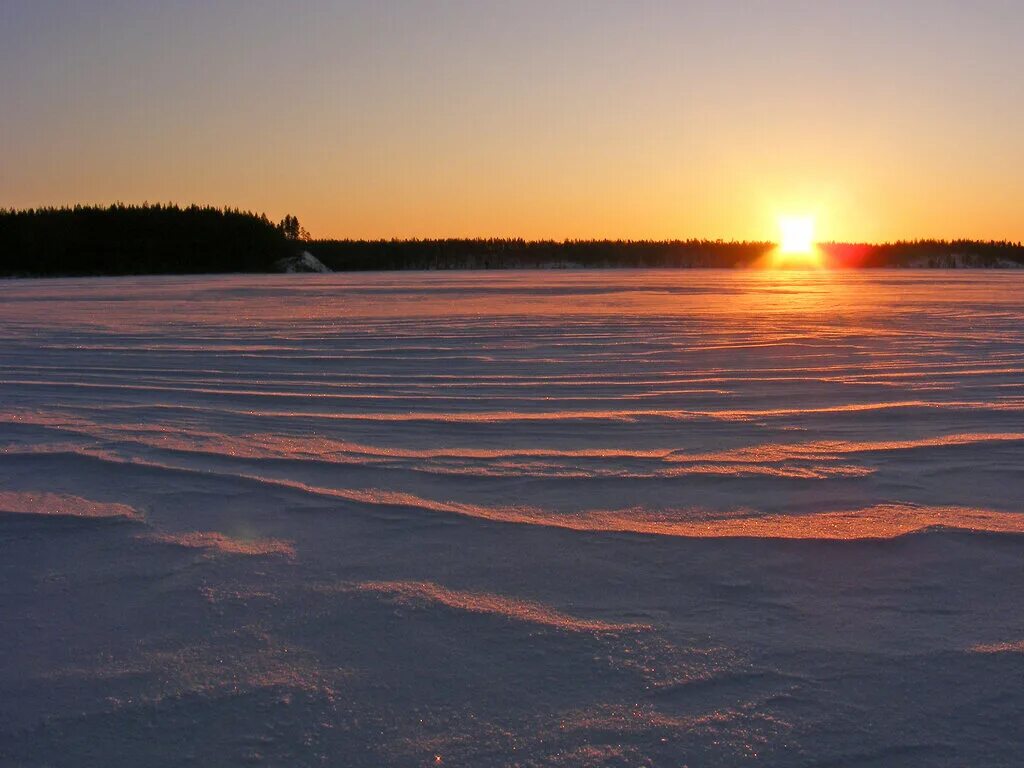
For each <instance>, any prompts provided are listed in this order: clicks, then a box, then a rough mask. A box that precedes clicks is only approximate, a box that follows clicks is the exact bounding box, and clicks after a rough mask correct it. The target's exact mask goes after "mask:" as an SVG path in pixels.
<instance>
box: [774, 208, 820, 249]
mask: <svg viewBox="0 0 1024 768" xmlns="http://www.w3.org/2000/svg"><path fill="white" fill-rule="evenodd" d="M779 230H780V231H781V232H782V242H781V243H779V251H780V252H781V253H786V254H805V255H806V254H810V253H811V252H812V251H813V250H814V219H812V218H811V217H810V216H783V217H782V218H781V219H779Z"/></svg>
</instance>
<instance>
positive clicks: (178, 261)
mask: <svg viewBox="0 0 1024 768" xmlns="http://www.w3.org/2000/svg"><path fill="white" fill-rule="evenodd" d="M774 247H775V246H774V244H772V243H768V242H726V241H722V240H565V241H552V240H541V241H528V240H522V239H446V240H311V239H309V234H308V233H307V232H306V230H305V229H304V228H303V227H302V226H301V224H300V223H299V220H298V219H297V218H295V217H294V216H290V215H289V216H285V217H284V219H283V220H282V221H281V222H280V223H279V224H274V223H273V222H271V221H270V220H269V219H268V218H267V217H266V216H265V215H262V214H255V213H250V212H245V211H239V210H236V209H232V208H211V207H199V206H194V205H193V206H189V207H187V208H180V207H178V206H176V205H162V204H155V205H148V204H146V205H139V206H128V205H113V206H110V207H97V206H75V207H73V208H37V209H32V210H23V211H15V210H2V209H0V275H7V276H10V275H140V274H189V273H193V274H194V273H211V272H273V271H276V270H277V269H278V265H277V264H276V262H278V260H280V259H283V258H285V257H288V256H294V255H295V254H296V253H298V252H300V251H301V250H303V249H308V250H309V251H310V252H311V253H312V254H313V255H314V256H316V257H317V258H319V259H320V261H322V262H323V263H324V264H326V265H327V266H328V267H329V268H331V269H333V270H336V271H346V270H378V269H380V270H383V269H515V268H520V269H530V268H557V267H654V268H676V267H725V268H735V267H747V266H756V265H758V264H759V263H763V262H764V261H766V260H767V257H768V256H769V255H770V254H771V252H772V250H773V249H774ZM819 248H820V250H821V252H822V254H823V256H824V261H825V263H826V264H828V265H829V266H834V267H962V266H971V267H1000V266H1016V265H1024V247H1022V246H1021V244H1020V243H1019V242H1018V243H1012V242H1006V241H990V242H981V241H969V240H955V241H940V240H915V241H904V242H897V243H884V244H880V245H853V244H843V243H826V244H823V245H821V246H819Z"/></svg>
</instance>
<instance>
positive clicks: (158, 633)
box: [0, 271, 1024, 768]
mask: <svg viewBox="0 0 1024 768" xmlns="http://www.w3.org/2000/svg"><path fill="white" fill-rule="evenodd" d="M1022 533H1024V277H1021V276H1019V275H1017V274H1011V273H993V272H971V273H967V274H965V273H963V272H946V273H942V272H927V273H917V272H902V271H901V272H857V273H832V274H830V273H824V272H823V273H807V274H802V273H787V274H766V273H739V272H713V271H700V272H643V271H611V272H596V271H587V272H570V273H550V272H544V273H537V272H528V273H497V274H496V273H480V272H478V273H447V274H445V273H419V274H416V273H391V274H373V275H305V276H288V277H285V276H280V277H269V276H261V277H254V276H244V277H243V276H239V277H215V278H177V277H175V278H137V279H136V278H123V279H92V280H48V281H34V280H14V281H6V282H3V283H0V765H2V766H75V767H76V768H77V767H79V766H178V765H196V766H212V765H217V766H222V765H223V766H230V765H275V766H277V765H280V766H320V765H332V766H333V765H337V766H367V767H369V766H373V767H374V768H376V767H377V766H390V765H395V766H421V765H448V766H506V765H507V766H513V765H515V766H549V765H550V766H643V765H649V766H681V765H690V766H734V765H765V766H824V765H835V766H847V765H850V766H853V765H857V766H868V765H872V766H874V765H878V766H968V765H970V766H1016V765H1020V764H1021V756H1022V755H1024V727H1022V722H1024V720H1022V718H1024V692H1022V689H1021V681H1022V680H1024V607H1022V603H1021V595H1024V536H1022V535H1021V534H1022Z"/></svg>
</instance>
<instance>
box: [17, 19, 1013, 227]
mask: <svg viewBox="0 0 1024 768" xmlns="http://www.w3.org/2000/svg"><path fill="white" fill-rule="evenodd" d="M1022 40H1024V3H1021V2H1020V0H1002V1H998V2H996V1H990V2H966V1H963V2H944V1H943V0H904V1H903V2H900V1H899V0H888V1H887V2H868V1H865V0H860V1H858V2H828V1H827V0H819V1H818V2H782V1H778V2H769V1H767V0H766V1H764V2H724V1H722V0H719V1H717V2H711V1H709V2H683V0H674V2H639V1H638V2H601V1H599V0H586V1H580V2H569V1H568V0H565V1H558V0H544V1H543V2H541V1H534V0H530V1H526V0H520V1H519V2H508V1H507V0H506V2H489V1H487V0H467V1H466V2H429V1H428V0H418V1H415V2H397V1H394V2H391V1H387V0H373V1H368V2H340V1H338V0H335V1H334V2H320V1H318V0H302V1H301V2H299V1H295V2H266V1H264V0H253V1H252V2H241V1H239V2H225V1H222V2H217V1H215V0H202V1H201V2H200V1H199V0H178V1H176V2H170V1H167V2H155V1H154V0H123V1H121V2H113V1H111V0H93V1H92V2H78V1H77V0H64V1H63V2H53V1H51V0H2V2H0V72H2V73H3V77H2V80H0V83H2V84H0V94H2V104H3V110H2V113H0V206H5V207H11V206H14V207H26V206H38V205H61V204H73V203H76V202H83V203H108V202H113V201H116V200H121V201H124V202H142V201H144V200H149V201H175V202H180V203H187V202H199V203H211V204H215V205H232V206H238V207H241V208H245V209H252V210H256V211H265V212H266V213H267V214H268V215H270V216H271V217H273V218H280V217H281V216H283V215H284V214H285V213H294V214H296V215H297V216H298V217H299V218H300V220H301V221H302V223H303V224H304V225H305V226H306V227H307V228H308V229H309V230H310V231H311V232H312V234H313V235H314V236H317V237H359V238H364V237H365V238H378V237H387V238H389V237H412V236H419V237H435V236H453V237H462V236H516V237H525V238H557V239H561V238H566V237H569V238H603V237H613V238H620V237H621V238H676V237H679V238H685V237H711V238H719V237H720V238H726V239H732V238H735V239H775V238H776V237H777V236H778V230H777V221H778V218H779V217H780V216H785V215H810V216H814V217H816V219H817V235H818V236H819V238H820V239H828V240H832V239H836V240H857V241H865V240H866V241H878V240H887V239H896V238H910V237H943V238H952V237H972V238H984V239H989V238H994V239H1003V238H1006V239H1012V240H1021V239H1024V45H1022V44H1021V41H1022Z"/></svg>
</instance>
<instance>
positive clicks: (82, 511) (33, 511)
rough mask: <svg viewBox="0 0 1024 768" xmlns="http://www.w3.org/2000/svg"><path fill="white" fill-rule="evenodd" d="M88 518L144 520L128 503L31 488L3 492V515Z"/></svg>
mask: <svg viewBox="0 0 1024 768" xmlns="http://www.w3.org/2000/svg"><path fill="white" fill-rule="evenodd" d="M3 513H9V514H17V515H33V516H39V517H47V518H77V519H89V520H141V519H142V516H141V515H140V514H139V513H138V511H137V510H135V509H133V508H132V507H130V506H128V505H127V504H111V503H107V502H102V501H91V500H89V499H83V498H82V497H81V496H71V495H68V494H63V493H47V492H32V491H0V514H3Z"/></svg>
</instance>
